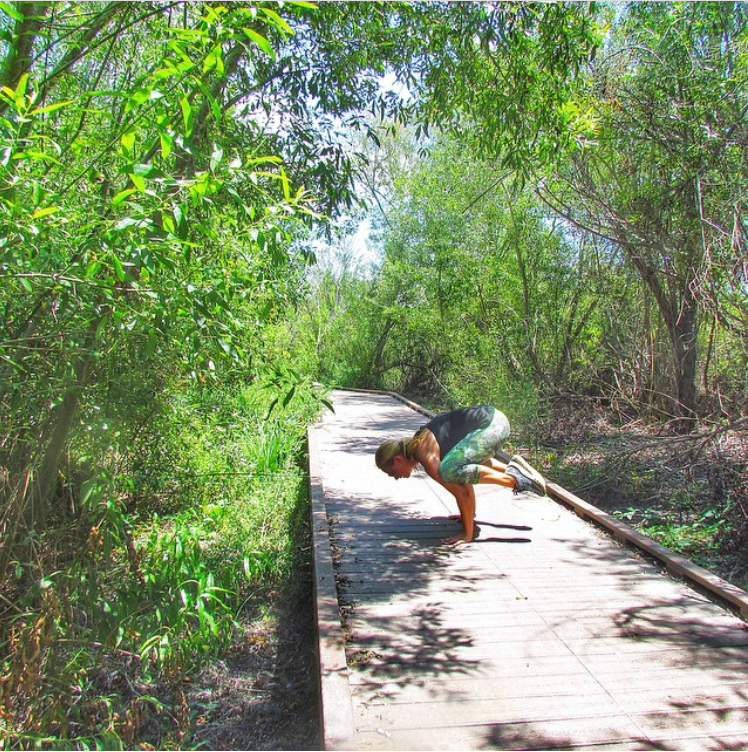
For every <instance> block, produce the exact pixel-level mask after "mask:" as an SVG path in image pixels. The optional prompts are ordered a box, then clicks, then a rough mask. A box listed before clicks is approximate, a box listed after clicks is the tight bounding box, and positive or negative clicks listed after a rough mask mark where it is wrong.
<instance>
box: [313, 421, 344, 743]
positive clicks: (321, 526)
mask: <svg viewBox="0 0 748 752" xmlns="http://www.w3.org/2000/svg"><path fill="white" fill-rule="evenodd" d="M307 442H308V450H309V494H310V500H311V517H312V551H313V557H314V591H315V592H314V595H315V598H314V602H315V608H316V620H317V659H318V662H319V697H320V706H321V707H320V712H321V722H322V741H323V748H324V749H331V750H344V749H353V748H354V733H355V732H354V724H353V702H352V700H351V689H350V683H349V681H348V664H347V663H346V656H345V641H344V639H343V629H342V625H341V623H340V605H339V603H338V595H337V591H336V588H335V570H334V567H333V562H332V548H331V545H330V529H329V523H328V517H327V510H326V508H325V494H324V488H323V485H322V478H321V476H320V472H319V453H318V447H317V436H316V431H315V429H314V428H313V427H309V429H308V430H307Z"/></svg>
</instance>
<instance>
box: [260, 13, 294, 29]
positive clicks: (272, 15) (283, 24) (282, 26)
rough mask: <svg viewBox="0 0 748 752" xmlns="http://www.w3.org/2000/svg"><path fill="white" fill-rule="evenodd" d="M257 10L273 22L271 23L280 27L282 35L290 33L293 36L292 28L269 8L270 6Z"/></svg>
mask: <svg viewBox="0 0 748 752" xmlns="http://www.w3.org/2000/svg"><path fill="white" fill-rule="evenodd" d="M259 11H260V13H262V14H264V15H265V16H267V17H268V18H269V19H270V20H271V21H272V22H273V25H274V26H276V27H277V28H278V29H280V31H281V32H282V33H283V34H284V35H286V34H290V35H292V36H293V33H294V32H293V29H292V28H291V27H290V26H289V25H288V24H287V23H286V21H285V20H284V19H283V18H281V17H280V16H279V15H278V14H277V13H276V12H275V11H274V10H270V8H259Z"/></svg>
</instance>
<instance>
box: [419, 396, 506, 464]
mask: <svg viewBox="0 0 748 752" xmlns="http://www.w3.org/2000/svg"><path fill="white" fill-rule="evenodd" d="M495 412H496V409H495V408H493V407H491V405H475V406H474V407H461V408H460V409H459V410H452V412H449V413H442V414H441V415H437V416H436V417H435V418H433V419H432V420H431V421H430V422H428V423H427V424H426V425H425V426H424V428H428V430H429V431H431V433H433V434H434V436H435V437H436V441H437V443H438V444H439V456H440V458H441V459H444V456H445V455H446V454H447V452H449V450H450V449H452V448H453V447H454V446H455V444H457V443H459V442H460V441H462V439H464V438H465V437H466V436H467V435H468V434H469V433H472V432H473V431H477V430H478V429H479V428H486V427H487V426H488V425H489V423H490V422H491V421H492V420H493V416H494V413H495Z"/></svg>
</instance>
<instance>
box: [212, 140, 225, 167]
mask: <svg viewBox="0 0 748 752" xmlns="http://www.w3.org/2000/svg"><path fill="white" fill-rule="evenodd" d="M222 159H223V148H222V147H221V146H219V145H218V144H213V153H212V154H211V155H210V170H211V172H215V170H216V167H218V165H219V164H220V163H221V160H222Z"/></svg>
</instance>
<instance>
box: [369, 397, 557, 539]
mask: <svg viewBox="0 0 748 752" xmlns="http://www.w3.org/2000/svg"><path fill="white" fill-rule="evenodd" d="M508 437H509V421H508V420H507V418H506V416H505V415H504V413H502V412H500V411H499V410H497V409H496V408H494V407H491V406H490V405H476V406H474V407H463V408H460V409H459V410H453V411H452V412H448V413H443V414H442V415H437V416H436V417H435V418H433V419H432V420H431V421H430V422H429V423H427V424H426V425H425V426H423V427H422V428H420V429H418V431H416V433H415V434H414V435H413V437H412V438H410V439H402V440H400V441H385V442H384V443H383V444H382V445H381V446H380V447H379V449H377V453H376V458H375V459H376V463H377V467H378V468H379V469H380V470H382V471H384V472H385V473H387V475H389V476H390V477H392V478H395V479H398V480H399V479H400V478H409V477H410V474H411V473H412V472H413V470H414V469H415V467H416V465H418V464H420V465H422V466H423V469H424V470H425V471H426V472H427V473H428V474H429V475H430V476H431V477H432V478H433V479H434V480H435V481H437V483H440V484H441V485H442V486H444V488H446V489H447V491H449V492H450V493H451V494H452V495H453V496H454V497H455V499H456V500H457V507H458V509H459V510H460V515H459V519H461V520H462V535H455V536H453V537H450V538H447V540H446V541H445V542H446V543H448V544H458V543H467V542H469V541H471V540H473V537H474V535H475V489H474V488H473V486H474V485H475V484H477V483H493V484H495V485H499V486H505V487H507V488H511V489H513V490H514V492H515V493H519V492H521V491H535V492H536V493H538V494H541V495H544V494H545V493H546V487H545V481H544V480H543V477H542V476H541V475H540V474H539V473H538V472H537V471H536V470H535V469H534V468H533V467H531V466H530V465H529V464H528V463H527V462H525V461H524V460H523V459H522V458H521V457H517V456H515V457H512V461H511V462H510V463H509V464H508V465H505V464H504V463H503V462H499V461H498V460H497V459H495V457H494V455H495V454H496V453H497V452H498V450H499V449H501V446H502V444H503V443H504V442H505V441H506V440H507V438H508ZM455 519H456V518H455Z"/></svg>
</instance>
